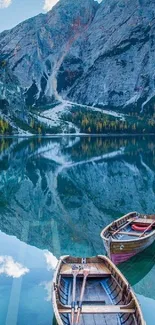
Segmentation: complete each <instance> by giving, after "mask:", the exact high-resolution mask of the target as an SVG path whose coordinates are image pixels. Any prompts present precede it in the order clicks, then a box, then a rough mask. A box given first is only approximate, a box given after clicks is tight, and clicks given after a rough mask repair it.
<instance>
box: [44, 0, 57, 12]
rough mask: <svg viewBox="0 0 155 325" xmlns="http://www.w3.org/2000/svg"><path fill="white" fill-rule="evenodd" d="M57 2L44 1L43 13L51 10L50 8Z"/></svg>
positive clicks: (55, 0)
mask: <svg viewBox="0 0 155 325" xmlns="http://www.w3.org/2000/svg"><path fill="white" fill-rule="evenodd" d="M58 1H59V0H44V7H43V9H44V10H45V11H49V10H51V9H52V7H53V6H55V5H56V3H57V2H58Z"/></svg>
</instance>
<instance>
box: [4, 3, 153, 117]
mask: <svg viewBox="0 0 155 325" xmlns="http://www.w3.org/2000/svg"><path fill="white" fill-rule="evenodd" d="M0 51H1V52H2V54H3V56H4V57H5V60H7V62H8V65H9V68H10V69H11V70H12V72H13V74H14V75H15V76H16V77H17V78H18V80H19V83H20V86H21V87H22V88H23V89H24V92H25V102H26V104H27V106H32V105H34V104H37V105H44V104H48V103H51V102H62V101H63V100H68V101H72V102H75V103H80V104H86V105H90V106H96V107H101V108H103V107H108V108H111V107H113V109H122V110H124V111H126V110H127V109H130V108H131V107H132V109H133V108H134V109H136V110H138V111H141V112H142V111H143V110H144V109H146V108H150V107H151V105H152V106H153V104H154V98H155V72H154V71H155V7H154V1H151V0H125V1H124V0H119V1H117V0H104V1H102V3H101V4H100V5H99V4H98V3H97V2H96V1H94V0H85V1H84V0H76V1H74V2H73V1H71V0H60V1H59V2H58V3H57V5H56V6H55V7H54V8H53V9H52V10H51V11H50V12H48V13H47V14H45V15H43V14H41V15H38V16H36V17H34V18H31V19H29V20H27V21H25V22H23V23H21V24H19V25H18V26H16V27H15V28H13V29H12V30H10V31H4V32H3V33H1V34H0Z"/></svg>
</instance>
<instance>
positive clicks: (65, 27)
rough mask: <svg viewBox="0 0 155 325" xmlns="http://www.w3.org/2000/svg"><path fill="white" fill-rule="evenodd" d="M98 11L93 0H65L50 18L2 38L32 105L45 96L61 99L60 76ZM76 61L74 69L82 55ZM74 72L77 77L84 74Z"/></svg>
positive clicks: (36, 19)
mask: <svg viewBox="0 0 155 325" xmlns="http://www.w3.org/2000/svg"><path fill="white" fill-rule="evenodd" d="M96 9H97V2H94V1H93V0H91V1H90V0H86V1H83V0H77V1H74V2H72V1H70V0H61V1H59V3H58V4H57V5H56V6H55V7H54V8H53V10H52V11H50V12H49V13H47V14H46V15H43V14H42V15H39V16H37V17H34V18H32V19H29V20H27V21H25V22H23V23H22V24H20V25H18V26H17V27H15V28H13V29H12V30H10V31H8V32H4V33H2V34H1V35H0V47H1V50H2V52H3V53H4V54H5V55H6V58H7V60H8V61H9V64H10V67H11V69H12V70H13V72H14V74H15V75H16V76H17V77H18V79H19V81H20V83H21V86H22V87H23V88H25V90H26V103H27V104H28V105H31V104H33V103H34V101H36V100H39V103H40V102H42V100H43V99H44V97H46V98H48V97H50V98H51V97H52V96H54V97H56V99H59V96H58V94H57V86H56V84H57V79H56V77H57V73H58V72H59V69H60V67H61V64H62V62H63V61H64V59H65V57H66V55H67V53H68V52H69V51H70V48H71V46H72V44H73V43H74V42H76V40H77V39H79V37H80V36H81V34H83V33H84V32H85V31H86V30H87V29H88V28H89V26H90V24H91V22H92V20H93V18H94V15H95V12H96ZM73 60H74V63H73V66H74V64H75V65H76V67H77V65H78V64H79V63H81V65H82V62H81V60H80V58H79V54H78V53H77V59H76V58H75V55H74V58H73ZM75 61H76V62H75ZM73 69H74V70H75V73H76V75H79V74H80V73H81V72H77V71H76V70H77V69H75V68H73ZM81 69H82V70H83V68H82V67H81ZM71 72H72V71H71ZM74 79H75V77H74Z"/></svg>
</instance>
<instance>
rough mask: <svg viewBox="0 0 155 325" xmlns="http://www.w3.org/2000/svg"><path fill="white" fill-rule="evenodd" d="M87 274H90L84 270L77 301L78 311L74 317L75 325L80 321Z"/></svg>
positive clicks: (87, 270)
mask: <svg viewBox="0 0 155 325" xmlns="http://www.w3.org/2000/svg"><path fill="white" fill-rule="evenodd" d="M89 273H90V270H89V269H84V270H83V282H82V288H81V294H80V300H79V304H78V310H77V316H76V324H78V323H79V321H80V314H81V309H82V302H83V296H84V292H85V286H86V280H87V276H88V275H89Z"/></svg>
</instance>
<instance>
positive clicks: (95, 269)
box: [60, 263, 111, 278]
mask: <svg viewBox="0 0 155 325" xmlns="http://www.w3.org/2000/svg"><path fill="white" fill-rule="evenodd" d="M73 265H74V264H64V265H63V266H62V267H61V270H60V274H61V275H62V276H63V277H71V276H72V274H73V273H72V272H73V271H72V266H73ZM76 266H80V267H81V264H76ZM83 267H84V268H85V267H86V268H89V270H90V273H89V275H88V277H96V276H97V277H102V278H103V277H108V276H111V272H110V271H109V270H108V268H107V267H106V266H104V265H103V264H102V263H96V264H94V263H88V264H86V265H83ZM78 277H83V269H82V270H80V271H79V273H78Z"/></svg>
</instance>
